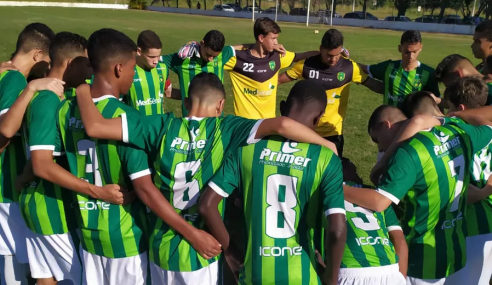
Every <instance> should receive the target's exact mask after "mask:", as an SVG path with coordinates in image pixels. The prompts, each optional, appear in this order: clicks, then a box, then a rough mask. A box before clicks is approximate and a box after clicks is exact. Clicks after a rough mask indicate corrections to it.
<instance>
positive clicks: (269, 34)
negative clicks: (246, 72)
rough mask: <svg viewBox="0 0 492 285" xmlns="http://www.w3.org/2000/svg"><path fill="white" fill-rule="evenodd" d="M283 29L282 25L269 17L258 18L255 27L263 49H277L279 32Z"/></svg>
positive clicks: (257, 39)
mask: <svg viewBox="0 0 492 285" xmlns="http://www.w3.org/2000/svg"><path fill="white" fill-rule="evenodd" d="M281 31H282V30H281V29H280V26H279V25H278V24H277V23H276V22H275V21H274V20H272V19H270V18H268V17H264V18H258V19H256V21H255V25H254V27H253V32H254V34H255V40H256V42H259V43H260V44H261V46H262V47H263V49H264V50H266V51H268V52H272V51H273V50H274V49H275V46H276V45H277V44H278V41H277V39H278V34H280V32H281Z"/></svg>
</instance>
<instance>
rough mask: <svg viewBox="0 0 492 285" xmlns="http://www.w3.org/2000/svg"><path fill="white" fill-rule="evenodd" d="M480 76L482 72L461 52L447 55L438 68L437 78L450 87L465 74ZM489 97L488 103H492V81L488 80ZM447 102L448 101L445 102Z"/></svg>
mask: <svg viewBox="0 0 492 285" xmlns="http://www.w3.org/2000/svg"><path fill="white" fill-rule="evenodd" d="M474 75H476V76H480V75H481V73H480V72H479V71H478V70H477V69H476V68H475V67H473V64H472V63H471V61H470V60H469V59H468V58H466V57H464V56H462V55H459V54H452V55H448V56H446V57H445V58H444V59H443V60H442V61H441V62H440V63H439V64H438V65H437V68H436V78H437V80H438V81H442V83H443V84H444V85H445V86H446V87H448V86H450V85H451V84H452V83H453V82H454V81H456V80H457V79H459V78H461V77H465V76H474ZM487 84H488V88H489V92H488V94H489V97H488V99H487V102H486V104H487V105H490V104H492V82H488V83H487ZM445 103H446V102H445Z"/></svg>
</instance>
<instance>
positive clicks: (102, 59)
mask: <svg viewBox="0 0 492 285" xmlns="http://www.w3.org/2000/svg"><path fill="white" fill-rule="evenodd" d="M87 52H88V54H89V61H90V63H91V66H92V69H93V70H94V76H96V77H97V76H102V77H106V78H108V80H111V82H112V83H113V84H115V85H118V88H119V90H120V92H119V94H126V93H127V92H128V90H129V89H130V87H131V86H132V83H133V76H134V75H135V64H136V59H135V57H136V53H137V45H135V43H134V42H133V41H132V40H131V39H130V38H129V37H128V36H127V35H125V34H123V33H122V32H119V31H116V30H113V29H101V30H98V31H95V32H94V33H92V35H91V36H90V37H89V44H88V47H87Z"/></svg>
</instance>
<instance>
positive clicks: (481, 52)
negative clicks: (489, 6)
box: [471, 20, 492, 72]
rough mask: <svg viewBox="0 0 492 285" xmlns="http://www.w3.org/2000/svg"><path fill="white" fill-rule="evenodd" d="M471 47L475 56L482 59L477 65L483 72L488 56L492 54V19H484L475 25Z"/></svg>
mask: <svg viewBox="0 0 492 285" xmlns="http://www.w3.org/2000/svg"><path fill="white" fill-rule="evenodd" d="M471 49H472V52H473V55H474V56H475V58H476V59H480V60H481V61H482V62H481V63H480V64H479V65H477V67H476V68H477V69H478V70H479V71H480V72H482V71H483V67H484V64H485V61H486V60H487V57H489V56H491V55H492V20H487V21H484V22H482V23H480V24H478V25H477V26H476V27H475V33H474V34H473V43H472V45H471Z"/></svg>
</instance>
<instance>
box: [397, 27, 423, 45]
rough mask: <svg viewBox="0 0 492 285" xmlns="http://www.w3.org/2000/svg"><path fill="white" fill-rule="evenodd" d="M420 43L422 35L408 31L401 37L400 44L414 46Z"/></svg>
mask: <svg viewBox="0 0 492 285" xmlns="http://www.w3.org/2000/svg"><path fill="white" fill-rule="evenodd" d="M421 42H422V35H421V34H420V32H419V31H415V30H409V31H406V32H404V33H403V35H401V39H400V44H401V45H402V44H405V43H407V44H416V43H421Z"/></svg>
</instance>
